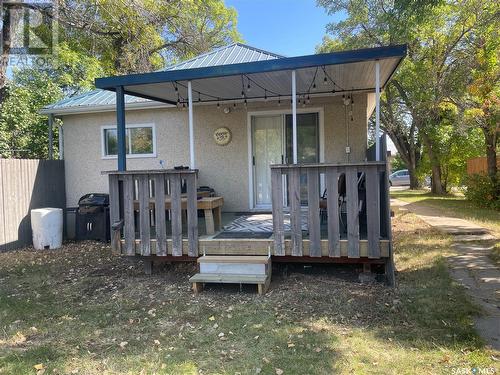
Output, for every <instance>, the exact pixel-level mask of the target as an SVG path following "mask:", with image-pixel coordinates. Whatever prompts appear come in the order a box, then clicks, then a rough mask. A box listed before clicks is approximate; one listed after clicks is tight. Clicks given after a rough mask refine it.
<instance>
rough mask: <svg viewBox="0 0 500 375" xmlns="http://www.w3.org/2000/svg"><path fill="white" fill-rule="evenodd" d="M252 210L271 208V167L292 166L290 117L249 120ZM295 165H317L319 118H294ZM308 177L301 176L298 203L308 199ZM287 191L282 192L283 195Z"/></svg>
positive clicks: (312, 116)
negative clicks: (295, 134) (276, 165)
mask: <svg viewBox="0 0 500 375" xmlns="http://www.w3.org/2000/svg"><path fill="white" fill-rule="evenodd" d="M251 121H252V153H253V186H254V205H255V208H270V207H271V169H270V168H269V166H270V165H271V164H281V163H287V164H292V163H293V148H292V139H293V134H292V115H291V114H279V115H263V116H252V117H251ZM297 161H298V163H318V162H319V114H318V113H317V112H312V113H300V114H297ZM306 188H307V177H306V176H301V200H303V201H304V200H306V199H307V192H306ZM287 190H288V189H285V190H284V191H285V192H286V191H287Z"/></svg>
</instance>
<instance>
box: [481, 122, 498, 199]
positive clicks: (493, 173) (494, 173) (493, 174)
mask: <svg viewBox="0 0 500 375" xmlns="http://www.w3.org/2000/svg"><path fill="white" fill-rule="evenodd" d="M482 130H483V134H484V143H485V145H486V163H487V166H488V176H489V177H490V179H491V182H492V183H493V186H494V187H495V189H494V194H495V197H494V200H497V199H500V181H499V180H498V167H497V150H496V148H497V147H496V146H497V145H496V144H497V134H496V129H494V130H493V131H491V129H489V128H483V129H482Z"/></svg>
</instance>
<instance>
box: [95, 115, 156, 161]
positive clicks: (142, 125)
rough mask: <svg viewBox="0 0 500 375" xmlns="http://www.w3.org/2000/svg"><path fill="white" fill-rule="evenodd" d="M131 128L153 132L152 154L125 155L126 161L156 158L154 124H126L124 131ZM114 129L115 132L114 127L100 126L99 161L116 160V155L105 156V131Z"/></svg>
mask: <svg viewBox="0 0 500 375" xmlns="http://www.w3.org/2000/svg"><path fill="white" fill-rule="evenodd" d="M132 128H151V129H152V130H153V152H152V153H150V154H127V159H140V158H156V157H157V154H156V126H155V124H154V123H152V122H151V123H144V124H127V125H126V126H125V129H132ZM109 129H114V130H116V125H103V126H101V159H117V158H118V155H106V137H105V135H104V133H105V132H104V131H105V130H109Z"/></svg>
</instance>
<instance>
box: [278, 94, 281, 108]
mask: <svg viewBox="0 0 500 375" xmlns="http://www.w3.org/2000/svg"><path fill="white" fill-rule="evenodd" d="M280 105H281V98H280V96H279V95H278V107H279V106H280Z"/></svg>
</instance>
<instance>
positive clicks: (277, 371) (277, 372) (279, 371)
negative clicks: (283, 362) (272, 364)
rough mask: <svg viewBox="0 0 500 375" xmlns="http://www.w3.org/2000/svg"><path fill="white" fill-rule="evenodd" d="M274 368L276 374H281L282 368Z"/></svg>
mask: <svg viewBox="0 0 500 375" xmlns="http://www.w3.org/2000/svg"><path fill="white" fill-rule="evenodd" d="M275 370H276V375H282V374H283V370H282V369H280V368H277V369H275Z"/></svg>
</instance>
